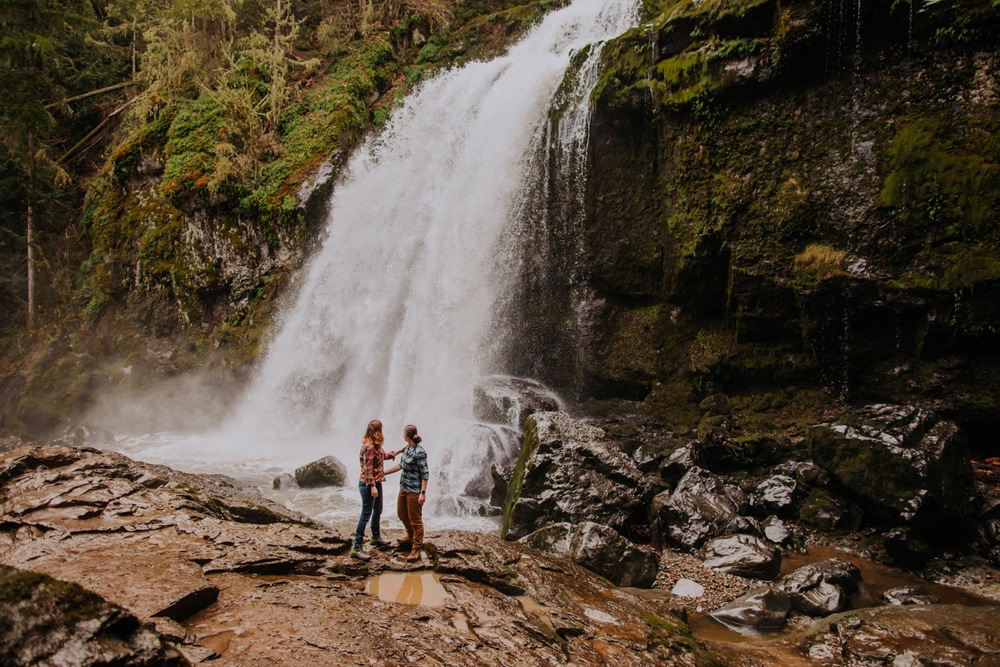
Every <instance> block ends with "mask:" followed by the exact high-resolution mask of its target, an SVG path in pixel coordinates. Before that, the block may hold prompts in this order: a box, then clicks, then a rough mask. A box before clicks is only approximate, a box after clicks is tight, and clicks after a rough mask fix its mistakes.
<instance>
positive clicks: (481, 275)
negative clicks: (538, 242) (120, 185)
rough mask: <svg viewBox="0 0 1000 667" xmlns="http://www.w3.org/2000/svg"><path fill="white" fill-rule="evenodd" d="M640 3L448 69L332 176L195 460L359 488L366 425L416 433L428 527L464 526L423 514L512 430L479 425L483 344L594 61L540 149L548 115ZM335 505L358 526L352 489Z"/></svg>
mask: <svg viewBox="0 0 1000 667" xmlns="http://www.w3.org/2000/svg"><path fill="white" fill-rule="evenodd" d="M637 4H638V3H637V2H635V0H576V1H575V2H573V3H572V4H571V5H569V6H567V7H563V8H560V9H558V10H555V11H553V12H550V13H549V14H547V15H546V16H545V17H544V19H543V20H542V21H541V22H540V23H539V24H538V25H537V26H535V27H534V28H533V29H532V30H531V31H530V32H529V33H528V34H527V35H526V36H525V37H524V38H523V39H522V40H521V41H520V42H518V43H517V44H515V45H514V46H513V47H511V48H510V50H509V51H508V53H507V54H506V55H504V56H502V57H500V58H497V59H495V60H492V61H488V62H473V63H469V64H467V65H465V66H463V67H461V68H456V69H451V70H448V71H444V72H442V73H440V74H439V75H437V76H435V77H434V78H432V79H430V80H428V81H426V82H424V83H423V84H421V85H420V86H419V87H418V89H417V90H415V91H414V92H413V94H412V95H410V96H409V98H408V99H407V100H406V101H405V102H404V103H403V104H402V106H401V107H400V108H398V109H397V110H396V111H395V112H394V114H393V115H392V117H391V118H390V120H389V122H388V124H387V126H386V128H385V129H384V130H383V131H382V132H381V133H380V134H379V135H377V136H375V137H373V138H371V139H370V140H369V141H367V143H366V144H365V145H363V146H362V147H361V148H360V149H359V150H358V151H357V152H356V153H355V154H354V155H353V156H352V158H351V159H350V160H349V162H348V164H347V165H346V166H345V168H344V170H343V172H342V173H341V175H340V178H339V180H338V181H337V182H336V184H335V187H334V190H333V195H332V197H331V200H330V202H329V208H328V215H327V221H326V228H325V232H324V236H323V240H322V245H321V247H320V248H319V249H318V251H317V252H316V254H315V255H314V256H313V257H312V258H311V259H310V261H309V262H308V263H307V265H306V267H305V268H304V269H303V270H302V271H301V272H300V275H299V276H298V278H297V282H296V284H295V285H294V286H293V291H294V295H292V296H290V298H289V302H288V303H287V304H286V306H285V307H284V308H283V310H282V314H281V315H280V317H279V321H278V323H277V326H276V329H275V331H276V333H275V334H274V335H273V337H272V338H271V340H270V341H269V344H268V348H267V351H266V354H265V357H264V359H263V361H262V364H261V366H260V368H259V370H258V372H257V374H256V376H255V378H254V379H253V381H252V382H251V385H250V386H249V388H248V389H247V392H246V394H245V395H244V396H243V397H241V400H240V402H239V405H238V407H237V409H236V410H235V411H234V414H233V416H232V418H231V419H229V420H228V422H227V424H225V425H224V427H223V428H222V429H221V431H220V433H221V435H219V436H218V437H215V438H213V439H211V442H210V443H209V444H210V445H211V447H208V446H207V445H206V444H202V445H201V447H202V448H203V449H205V450H208V449H211V450H212V452H211V453H210V454H209V453H208V452H207V451H206V452H205V454H204V455H205V456H206V457H208V456H211V457H215V458H216V459H221V458H223V456H224V455H223V454H221V453H220V452H219V451H218V450H219V449H220V448H224V449H228V450H229V451H228V456H229V457H230V459H231V460H240V461H242V462H243V464H244V465H246V462H248V461H255V462H257V463H256V465H258V470H261V469H262V470H264V471H265V474H273V473H268V472H267V471H270V470H274V471H275V472H277V471H278V470H280V468H281V467H284V469H285V470H288V469H289V467H291V466H294V465H302V464H304V463H306V462H308V461H310V460H313V459H314V458H317V457H318V456H323V455H326V454H333V455H335V456H337V457H338V458H339V459H340V460H341V461H343V462H344V463H345V464H347V466H348V470H349V472H350V475H351V479H356V475H357V468H358V462H357V452H358V449H359V447H360V441H361V437H362V435H363V433H364V430H365V427H366V425H367V423H368V422H369V420H371V419H381V420H382V422H383V423H384V425H385V436H386V447H387V448H389V449H396V448H399V447H401V446H402V444H403V441H402V430H403V427H404V426H405V425H406V424H409V423H413V424H416V425H417V426H418V427H419V429H420V433H421V435H422V436H423V439H424V444H425V446H426V447H427V450H428V453H429V458H430V464H431V469H432V480H431V494H430V500H431V506H430V507H429V509H430V513H431V514H432V515H433V514H434V512H435V511H438V512H440V513H444V514H454V513H456V511H458V512H459V513H460V512H461V508H458V507H456V506H455V505H454V504H452V505H450V506H437V507H435V505H434V501H435V499H439V498H441V497H442V496H448V497H452V498H454V497H457V496H460V495H461V494H462V493H463V490H464V489H465V488H466V486H465V485H466V484H468V483H469V481H470V480H472V479H473V478H474V477H477V476H478V477H479V479H482V476H483V474H484V470H485V474H486V475H487V476H488V474H489V469H490V457H491V456H492V455H493V454H492V453H491V452H492V449H495V448H496V447H508V448H509V447H510V446H511V433H510V429H509V428H504V427H503V425H482V424H476V423H475V422H474V419H473V411H472V407H473V406H472V403H473V389H474V387H475V386H476V384H477V382H478V381H479V380H480V378H482V377H483V376H484V375H485V374H490V373H498V372H504V371H505V369H504V368H502V367H500V366H498V365H497V356H496V355H495V354H494V352H495V348H496V341H497V340H500V339H504V338H506V337H509V336H508V331H506V329H509V328H516V324H517V323H516V322H510V321H505V320H506V319H509V318H497V317H496V316H495V314H496V312H497V308H498V304H499V303H501V301H502V300H503V299H504V298H506V297H507V296H509V293H510V292H511V290H512V289H513V286H514V285H515V283H516V281H517V279H518V276H517V274H518V272H519V271H521V270H522V268H523V259H524V257H525V255H524V253H523V252H522V250H521V249H520V246H521V245H523V242H522V241H519V240H518V239H519V238H520V237H522V236H523V235H524V234H525V233H526V231H527V232H529V236H530V230H525V228H524V227H525V222H524V220H525V218H524V216H523V215H521V213H522V212H523V209H524V205H525V202H526V201H527V200H528V199H529V198H530V195H529V194H528V193H527V191H528V190H530V189H531V186H532V185H533V183H532V178H533V175H535V174H537V169H536V168H535V164H536V162H537V160H538V159H540V158H539V155H540V154H541V153H542V151H540V150H539V149H540V148H541V147H542V146H543V143H542V142H546V141H555V142H557V143H563V144H573V145H576V147H577V148H576V150H575V151H571V152H572V153H573V154H574V155H575V156H577V157H575V158H573V159H577V160H579V155H580V152H581V151H582V150H583V145H584V144H585V141H584V140H585V137H586V134H585V133H586V125H587V121H588V120H589V95H588V93H589V91H590V90H591V89H592V87H593V83H594V80H593V79H594V77H595V76H596V66H595V65H594V63H596V57H597V53H598V51H599V49H597V48H590V49H588V50H587V51H588V52H589V53H590V63H591V64H590V65H589V66H585V67H583V69H582V70H579V71H588V72H589V76H590V80H589V81H580V82H579V83H578V85H577V86H576V87H575V90H576V92H575V93H572V94H570V95H569V97H570V98H571V99H572V100H574V101H572V102H571V104H570V106H572V107H573V108H572V109H570V110H568V111H565V112H564V113H563V118H564V119H569V120H566V122H564V123H563V124H562V125H561V127H562V129H561V130H560V134H561V135H562V137H561V139H560V138H559V137H553V136H549V133H550V128H549V122H548V118H549V111H550V108H552V105H553V103H554V98H555V96H556V93H557V91H558V90H559V89H560V84H561V83H562V82H563V78H564V75H565V73H566V71H567V68H568V67H569V65H570V61H571V58H572V57H573V55H574V54H577V53H581V52H582V51H583V50H584V49H585V47H588V46H589V45H595V44H600V43H601V42H603V41H604V40H607V39H609V38H611V37H614V36H617V35H619V34H621V33H622V32H624V31H625V30H626V29H628V28H629V27H631V26H632V25H633V24H634V23H635V21H636V19H637V14H638V8H637ZM580 76H581V75H578V77H577V78H580ZM563 93H565V91H563ZM541 159H545V158H544V155H543V156H542V158H541ZM515 446H516V444H515ZM168 451H169V452H170V453H169V454H168ZM179 451H180V450H179V449H176V448H175V449H169V446H167V448H165V449H161V450H160V451H159V452H158V453H157V457H156V458H161V459H163V458H167V457H168V456H175V457H180V456H183V454H180V453H178V452H179ZM147 458H148V457H147ZM175 463H176V461H175ZM267 466H272V467H271V468H268V467H267ZM273 466H277V467H273ZM186 467H187V468H189V469H190V468H197V466H190V465H188V466H186ZM202 469H204V468H202ZM390 479H392V480H393V481H392V482H391V484H390V487H391V486H392V485H394V484H396V483H397V482H395V477H393V478H390ZM435 484H438V486H437V487H435ZM341 493H342V494H343V500H344V501H345V503H344V505H345V507H346V508H349V509H345V513H344V516H347V514H351V515H353V513H354V512H355V511H356V500H357V499H356V494H357V490H356V488H354V485H353V484H351V485H349V488H348V489H344V490H342V491H341ZM393 495H394V494H393ZM330 502H333V501H331V500H330V497H329V496H328V497H324V499H323V500H322V503H326V504H327V505H328V504H329V503H330ZM334 504H336V503H335V502H334ZM304 511H308V510H304ZM313 513H314V515H315V512H313ZM321 514H322V513H321ZM386 514H387V515H389V514H391V512H390V511H389V510H387V512H386ZM324 518H326V517H324Z"/></svg>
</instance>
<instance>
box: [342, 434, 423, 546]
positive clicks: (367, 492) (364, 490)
mask: <svg viewBox="0 0 1000 667" xmlns="http://www.w3.org/2000/svg"><path fill="white" fill-rule="evenodd" d="M403 439H404V440H406V446H405V447H403V448H401V449H397V450H395V451H386V450H384V449H382V442H383V440H384V438H383V436H382V422H380V421H379V420H378V419H373V420H371V421H370V422H368V428H367V429H365V437H364V438H363V439H362V441H361V454H360V456H359V458H360V461H361V478H360V480H359V481H358V490H359V491H360V492H361V518H360V519H359V520H358V527H357V529H355V531H354V544H353V545H352V546H351V558H357V559H359V560H365V561H366V560H370V559H371V556H370V555H369V554H368V553H367V552H366V551H364V549H363V548H362V545H363V544H364V538H365V526H367V525H368V523H369V521H371V526H372V544H373V545H374V546H375V548H376V549H383V550H385V549H389V548H391V547H392V545H391V544H390V543H389V542H388V541H386V540H383V539H382V532H381V527H380V526H379V521H380V520H381V518H382V482H384V481H385V476H386V475H387V474H392V473H394V472H400V471H401V472H402V475H401V476H400V480H399V496H398V497H397V499H396V515H397V516H398V517H399V520H400V521H402V522H403V527H404V528H406V539H405V540H399V542H398V543H397V546H398V547H399V548H400V549H404V550H409V555H407V556H406V560H408V561H411V562H413V561H418V560H420V550H421V549H422V548H423V546H424V516H423V512H424V500H425V498H426V493H427V479H428V477H429V475H428V472H427V452H426V451H425V450H424V448H423V447H421V446H420V442H421V441H422V440H423V438H421V437H420V435H418V434H417V427H416V426H414V425H413V424H410V425H409V426H407V427H406V428H404V429H403ZM397 455H401V456H400V457H399V464H398V465H397V466H395V467H393V468H390V469H388V470H386V469H385V460H386V459H390V460H392V459H395V458H396V456H397Z"/></svg>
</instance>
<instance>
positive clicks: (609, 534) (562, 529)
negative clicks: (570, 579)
mask: <svg viewBox="0 0 1000 667" xmlns="http://www.w3.org/2000/svg"><path fill="white" fill-rule="evenodd" d="M520 541H521V542H524V543H525V544H527V545H529V546H531V547H533V548H535V549H538V550H540V551H544V552H546V553H550V554H553V555H556V556H561V557H563V558H568V559H570V560H572V561H573V562H574V563H577V564H578V565H582V566H583V567H585V568H587V569H588V570H590V571H591V572H596V573H597V574H600V575H601V576H603V577H605V578H607V579H608V580H609V581H611V582H613V583H615V584H617V585H619V586H635V587H638V588H648V587H650V586H652V585H653V582H654V581H656V573H657V569H658V558H657V557H656V555H655V554H654V553H653V551H652V549H648V548H646V549H643V548H641V547H637V546H636V545H634V544H632V543H631V542H629V541H628V540H627V539H625V538H624V537H622V536H621V535H620V534H619V533H617V532H616V531H615V530H613V529H611V528H608V527H607V526H602V525H601V524H597V523H593V522H589V521H585V522H583V523H579V524H568V523H558V524H553V525H550V526H546V527H545V528H541V529H539V530H536V531H535V532H533V533H531V534H530V535H528V536H526V537H523V538H521V540H520Z"/></svg>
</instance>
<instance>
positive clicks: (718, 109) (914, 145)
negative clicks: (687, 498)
mask: <svg viewBox="0 0 1000 667" xmlns="http://www.w3.org/2000/svg"><path fill="white" fill-rule="evenodd" d="M858 7H861V6H860V5H858V6H854V5H851V3H840V2H808V1H793V2H773V1H771V0H763V1H757V0H749V1H747V2H743V1H737V0H734V1H731V2H704V3H689V2H680V3H676V4H672V5H671V4H670V3H662V4H660V5H656V6H653V3H650V4H649V5H648V6H647V11H648V12H649V15H650V16H651V18H652V20H650V21H648V22H647V23H645V24H643V25H641V26H640V27H638V28H636V29H634V30H632V31H631V32H629V33H627V34H625V35H623V36H622V37H621V38H620V39H618V40H616V41H615V42H614V43H612V44H610V45H609V46H608V47H607V48H606V49H605V52H604V54H605V55H604V72H603V78H602V82H601V84H600V86H599V89H598V91H597V92H596V93H595V94H596V99H597V106H596V114H595V118H594V123H593V128H592V136H591V145H590V153H591V155H590V162H591V171H590V174H589V177H588V191H587V196H586V202H587V215H586V228H585V232H584V233H585V236H586V247H587V258H586V260H587V261H586V263H587V265H588V266H589V268H590V273H589V282H590V284H591V285H592V286H593V287H594V288H595V290H596V292H597V295H598V301H599V302H600V303H601V304H602V306H603V315H602V328H601V336H600V339H599V340H597V341H595V342H594V344H593V348H594V355H593V356H594V359H595V361H594V363H593V367H592V368H590V369H589V371H590V372H589V377H590V391H591V395H595V396H599V397H610V396H619V397H620V396H633V397H646V396H648V398H647V400H646V404H647V406H654V405H660V406H669V407H661V408H657V409H661V410H663V411H664V412H665V413H667V416H669V417H671V418H672V419H673V420H674V421H675V422H679V423H684V422H685V421H688V422H690V420H691V412H690V411H685V410H684V409H682V408H679V407H678V406H683V405H684V404H690V403H691V402H692V401H693V400H695V399H697V398H698V397H700V396H702V395H704V394H705V393H708V392H711V391H713V390H722V391H726V392H729V393H733V394H738V393H750V392H757V393H758V394H766V393H768V392H771V393H772V395H775V396H779V397H780V400H782V401H786V400H788V399H789V398H790V397H791V396H792V395H793V394H794V391H793V392H789V391H788V388H789V387H792V386H796V387H809V386H813V387H822V388H825V389H828V390H830V391H831V392H832V393H833V395H834V396H835V397H839V398H848V399H853V398H863V399H879V400H893V401H918V402H923V403H925V404H929V405H930V406H932V407H934V408H935V409H937V410H939V411H941V412H943V413H944V414H945V415H947V416H949V417H952V418H954V419H956V420H957V421H958V422H959V423H960V424H961V425H962V426H963V427H964V428H966V429H967V430H968V431H969V432H970V435H971V436H972V438H973V441H974V443H975V441H976V439H977V436H978V434H979V433H982V432H984V431H985V430H987V429H991V428H992V427H993V426H995V425H996V421H997V415H998V414H1000V413H998V410H997V407H998V406H997V404H996V397H997V396H998V395H1000V393H998V391H997V390H998V388H1000V387H998V386H997V380H996V378H997V377H998V374H997V370H998V365H1000V357H998V356H997V354H996V352H995V349H996V342H997V338H998V327H1000V311H998V308H997V304H998V303H1000V301H998V299H997V297H998V296H1000V188H998V185H1000V170H998V166H997V165H998V162H1000V142H998V140H997V136H998V134H997V130H998V129H1000V111H998V99H1000V57H998V54H997V52H996V45H995V42H994V41H992V40H991V37H990V35H995V34H996V29H997V27H998V26H1000V10H998V9H997V7H996V5H995V4H990V3H987V2H975V1H969V2H964V3H961V5H960V7H950V8H947V9H945V8H943V7H939V6H937V5H934V4H933V3H928V4H927V5H926V6H925V5H924V4H923V3H919V2H915V3H910V4H906V3H892V4H890V3H888V2H876V3H865V5H864V6H863V7H861V13H860V15H859V14H858V11H859V10H858ZM695 418H696V416H695ZM689 425H693V424H689Z"/></svg>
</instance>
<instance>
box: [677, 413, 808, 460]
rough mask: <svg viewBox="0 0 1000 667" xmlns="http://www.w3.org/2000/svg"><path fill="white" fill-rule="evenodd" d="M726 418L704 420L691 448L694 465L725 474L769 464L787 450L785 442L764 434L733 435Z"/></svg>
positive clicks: (787, 442)
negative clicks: (696, 439)
mask: <svg viewBox="0 0 1000 667" xmlns="http://www.w3.org/2000/svg"><path fill="white" fill-rule="evenodd" d="M728 420H729V418H728V417H726V416H722V415H718V416H714V417H705V418H704V419H702V421H701V424H699V426H698V442H697V443H696V444H695V445H694V448H695V459H696V460H697V461H698V465H700V466H702V467H705V468H708V469H709V470H711V471H713V472H729V471H732V470H742V469H746V468H753V467H756V466H762V465H771V464H773V463H774V462H776V461H777V460H779V459H780V457H781V455H782V454H783V453H784V452H785V451H786V450H787V449H788V448H789V447H790V443H789V441H788V440H787V439H784V438H778V437H775V436H771V435H767V434H754V435H749V436H736V435H734V434H733V432H732V431H733V427H732V424H730V423H729V421H728Z"/></svg>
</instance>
